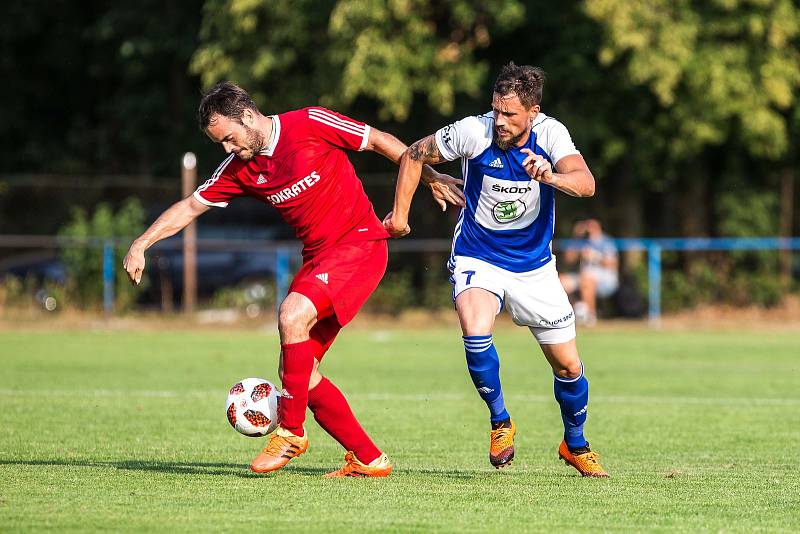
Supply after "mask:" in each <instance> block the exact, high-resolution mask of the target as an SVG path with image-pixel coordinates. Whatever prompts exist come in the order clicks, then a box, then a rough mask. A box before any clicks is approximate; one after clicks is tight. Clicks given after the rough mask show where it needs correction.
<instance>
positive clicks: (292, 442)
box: [250, 427, 308, 473]
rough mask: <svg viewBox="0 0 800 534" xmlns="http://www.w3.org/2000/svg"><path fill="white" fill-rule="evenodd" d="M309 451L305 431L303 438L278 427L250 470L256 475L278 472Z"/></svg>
mask: <svg viewBox="0 0 800 534" xmlns="http://www.w3.org/2000/svg"><path fill="white" fill-rule="evenodd" d="M307 449H308V434H306V433H305V429H304V431H303V437H302V438H301V437H298V436H295V435H294V434H292V433H291V432H289V431H288V430H284V429H283V428H282V427H278V429H277V430H276V431H275V432H274V433H273V434H272V436H270V438H269V443H267V446H266V447H264V450H263V451H261V453H260V454H259V455H258V456H256V457H255V459H254V460H253V462H252V463H251V464H250V469H251V470H252V471H254V472H255V473H269V472H271V471H276V470H278V469H280V468H281V467H283V466H284V465H286V464H288V463H289V460H291V459H292V458H294V457H296V456H300V455H301V454H303V453H304V452H306V450H307Z"/></svg>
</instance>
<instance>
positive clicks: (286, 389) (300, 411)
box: [278, 339, 315, 436]
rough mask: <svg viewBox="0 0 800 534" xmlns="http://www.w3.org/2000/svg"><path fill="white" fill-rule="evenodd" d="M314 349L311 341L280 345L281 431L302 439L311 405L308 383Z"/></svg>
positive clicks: (279, 413) (279, 410) (312, 365)
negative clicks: (307, 408) (281, 369)
mask: <svg viewBox="0 0 800 534" xmlns="http://www.w3.org/2000/svg"><path fill="white" fill-rule="evenodd" d="M314 345H315V343H314V342H313V341H311V340H310V339H307V340H306V341H301V342H300V343H290V344H288V345H284V344H281V352H282V355H281V357H282V358H283V377H281V383H282V384H283V396H282V397H281V401H280V403H279V404H278V416H279V420H280V422H281V427H283V428H285V429H286V430H288V431H289V432H291V433H292V434H294V435H295V436H302V435H303V422H304V421H305V419H306V406H307V405H308V381H309V379H310V378H311V370H312V369H313V368H314V350H315V346H314Z"/></svg>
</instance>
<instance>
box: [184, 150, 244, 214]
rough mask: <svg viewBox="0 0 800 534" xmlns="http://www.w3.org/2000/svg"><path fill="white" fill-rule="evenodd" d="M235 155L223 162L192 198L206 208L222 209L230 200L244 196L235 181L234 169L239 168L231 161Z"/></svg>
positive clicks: (240, 187) (237, 182) (239, 185)
mask: <svg viewBox="0 0 800 534" xmlns="http://www.w3.org/2000/svg"><path fill="white" fill-rule="evenodd" d="M234 158H235V154H231V155H230V156H228V157H227V158H225V161H223V162H222V163H221V164H220V166H219V167H217V170H216V171H214V174H212V175H211V178H209V179H208V180H206V181H205V183H204V184H203V185H201V186H200V187H198V188H197V191H195V192H194V198H195V199H197V200H198V201H200V202H202V203H203V204H205V205H206V206H216V207H218V208H224V207H226V206H227V205H228V201H229V200H231V199H232V198H236V197H242V196H245V195H246V193H245V192H244V190H243V189H242V186H241V184H240V183H239V181H238V180H236V169H238V168H239V167H241V165H237V164H236V163H235V162H234V161H233V160H234Z"/></svg>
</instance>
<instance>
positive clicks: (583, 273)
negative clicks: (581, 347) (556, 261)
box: [559, 219, 619, 326]
mask: <svg viewBox="0 0 800 534" xmlns="http://www.w3.org/2000/svg"><path fill="white" fill-rule="evenodd" d="M572 233H573V236H574V237H575V238H576V239H585V240H587V241H586V243H584V245H583V246H582V247H581V248H580V249H578V248H571V249H567V250H565V251H564V254H563V255H562V259H563V260H564V261H566V262H567V263H568V264H574V263H576V262H579V265H578V272H577V273H567V272H564V273H561V274H560V275H559V278H560V279H561V283H562V284H563V286H564V290H566V292H567V293H568V294H569V295H570V296H572V295H574V294H575V293H577V297H578V301H577V302H575V306H574V308H575V320H576V321H578V323H580V324H584V325H586V326H594V324H595V323H596V322H597V299H598V297H599V298H606V297H610V296H611V295H613V294H614V293H615V292H616V291H617V288H618V287H619V258H618V256H617V247H616V246H615V245H614V241H613V240H612V239H611V238H610V237H609V236H607V235H606V234H604V233H603V228H602V227H601V226H600V222H599V221H597V219H586V220H584V221H578V222H577V223H575V227H574V229H573V231H572Z"/></svg>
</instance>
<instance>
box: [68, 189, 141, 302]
mask: <svg viewBox="0 0 800 534" xmlns="http://www.w3.org/2000/svg"><path fill="white" fill-rule="evenodd" d="M144 228H145V221H144V210H143V209H142V206H141V204H140V203H139V200H138V199H136V198H130V199H128V200H126V201H125V202H124V203H123V205H122V206H121V207H120V208H119V209H118V210H117V212H116V213H114V212H113V210H112V209H111V206H110V205H108V204H99V205H98V206H97V208H96V209H95V210H94V213H92V214H91V216H90V215H89V214H87V213H86V211H84V210H83V209H80V208H76V209H75V210H74V211H73V215H72V220H71V221H70V222H69V223H67V224H66V225H64V227H63V228H62V230H61V231H60V232H59V235H61V236H64V237H70V238H72V239H74V240H77V241H78V244H72V245H69V246H66V247H64V250H63V253H62V257H63V260H64V264H65V267H66V271H67V298H68V301H69V302H67V304H68V305H69V304H73V303H74V304H75V305H77V306H78V307H79V308H82V309H87V308H99V307H100V306H102V303H103V243H102V241H97V240H94V241H89V240H88V239H89V238H100V239H101V240H102V239H103V238H108V239H109V240H111V241H112V242H114V243H115V245H116V247H115V248H114V259H113V265H114V271H113V272H114V290H115V291H114V297H115V300H114V305H115V307H116V310H117V311H124V310H127V309H128V308H130V307H131V305H132V304H133V303H134V301H135V300H136V294H137V288H136V287H134V286H133V285H132V284H130V283H129V282H128V280H127V278H126V277H125V276H122V275H121V271H120V269H119V266H120V265H122V258H123V257H124V256H125V252H126V251H127V245H128V244H127V242H123V243H119V241H120V240H126V239H129V238H130V237H131V236H135V235H139V234H140V233H141V232H142V231H143V230H144ZM81 240H86V241H85V243H80V241H81ZM145 283H146V281H145Z"/></svg>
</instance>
